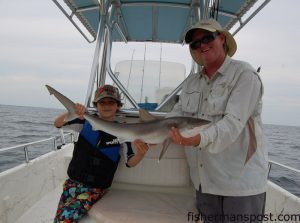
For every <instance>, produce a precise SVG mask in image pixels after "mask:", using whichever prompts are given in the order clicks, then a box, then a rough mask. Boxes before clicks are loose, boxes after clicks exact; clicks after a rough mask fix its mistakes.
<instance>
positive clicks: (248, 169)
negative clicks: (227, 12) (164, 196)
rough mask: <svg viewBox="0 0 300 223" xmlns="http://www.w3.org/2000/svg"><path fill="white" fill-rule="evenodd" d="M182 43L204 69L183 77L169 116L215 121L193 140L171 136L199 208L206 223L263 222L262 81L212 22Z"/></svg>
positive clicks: (191, 32)
mask: <svg viewBox="0 0 300 223" xmlns="http://www.w3.org/2000/svg"><path fill="white" fill-rule="evenodd" d="M185 42H186V43H187V44H189V48H190V53H191V55H192V57H193V59H194V60H195V61H196V62H197V63H198V64H199V65H202V66H203V67H202V70H201V71H200V72H199V73H195V74H193V75H190V76H189V77H188V78H187V79H186V81H185V82H184V85H183V88H182V93H181V95H180V99H179V102H178V103H177V104H176V105H175V107H174V108H173V111H172V113H171V115H176V116H188V117H201V118H203V119H206V120H210V121H211V122H212V123H213V124H212V125H210V126H209V127H208V128H205V129H203V130H200V131H199V134H196V135H194V136H192V137H184V136H182V134H181V133H180V132H179V131H178V129H177V128H172V133H171V134H172V140H173V142H174V143H177V144H181V145H183V146H185V148H186V149H185V152H186V156H187V160H188V164H189V167H190V175H191V179H192V181H193V184H194V186H195V189H196V198H197V209H198V211H199V213H200V215H201V218H202V220H203V222H205V223H206V222H261V220H262V218H261V216H263V214H264V207H265V198H266V193H265V192H266V184H267V172H268V171H267V165H268V161H267V159H268V158H267V151H266V146H265V142H264V136H263V131H262V122H261V110H262V101H261V98H262V92H263V87H262V83H261V80H260V78H259V76H258V74H257V73H256V71H255V70H254V69H253V68H252V67H251V66H250V65H249V64H247V63H245V62H242V61H237V60H233V59H231V56H233V54H234V53H235V51H236V49H237V46H236V42H235V40H234V38H233V36H232V35H231V34H230V33H229V32H228V31H225V30H223V29H222V28H221V26H220V24H219V23H218V22H217V21H215V20H214V19H208V20H202V21H200V22H198V23H197V24H196V25H195V26H194V27H192V28H191V29H190V30H189V31H188V32H187V33H186V35H185ZM239 217H240V218H239ZM253 217H254V218H253Z"/></svg>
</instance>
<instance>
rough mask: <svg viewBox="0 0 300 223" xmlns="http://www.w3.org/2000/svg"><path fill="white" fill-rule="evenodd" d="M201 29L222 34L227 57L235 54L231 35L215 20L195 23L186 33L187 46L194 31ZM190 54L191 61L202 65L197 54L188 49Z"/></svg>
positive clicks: (234, 45)
mask: <svg viewBox="0 0 300 223" xmlns="http://www.w3.org/2000/svg"><path fill="white" fill-rule="evenodd" d="M198 29H203V30H207V31H209V32H219V33H222V34H223V35H224V36H225V37H226V41H225V44H226V48H227V54H228V55H229V56H233V55H234V53H235V52H236V49H237V45H236V42H235V40H234V38H233V36H232V35H231V33H230V32H228V31H226V30H224V29H223V28H222V27H221V25H220V24H219V23H218V22H217V21H216V20H215V19H205V20H201V21H199V22H198V23H196V24H195V25H194V26H193V27H192V28H190V29H189V30H188V31H187V33H186V34H185V42H186V43H187V44H189V43H191V42H192V37H193V34H194V32H195V31H196V30H198ZM190 52H191V55H192V57H193V59H194V60H195V61H196V62H197V63H198V64H200V65H203V61H202V59H201V58H200V56H199V54H197V53H196V50H192V49H191V47H190Z"/></svg>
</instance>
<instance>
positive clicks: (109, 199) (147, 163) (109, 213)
mask: <svg viewBox="0 0 300 223" xmlns="http://www.w3.org/2000/svg"><path fill="white" fill-rule="evenodd" d="M160 150H161V148H160V146H156V147H154V148H151V149H150V150H149V151H148V153H147V154H146V155H145V157H144V159H143V160H142V161H141V163H139V164H138V165H137V166H136V167H133V168H127V167H125V165H124V158H123V157H122V158H121V161H120V164H119V167H118V170H117V172H116V174H115V178H114V182H113V185H112V187H111V189H109V191H108V192H107V193H106V194H105V195H104V197H103V198H102V199H101V200H99V201H98V202H97V203H96V204H95V205H94V206H93V207H92V209H91V210H90V211H89V215H90V217H91V218H92V219H95V221H96V222H99V223H102V222H105V223H113V222H122V223H132V222H143V223H147V222H149V223H150V222H151V223H152V222H164V223H165V222H172V223H176V222H178V223H179V222H180V223H182V222H191V219H189V218H188V213H189V212H191V213H193V214H197V211H196V209H195V192H194V189H193V187H192V185H191V182H190V178H189V170H188V165H187V163H186V159H185V154H184V151H183V148H182V147H180V146H176V145H172V146H171V148H169V149H168V150H167V152H166V154H165V156H164V158H163V159H162V160H161V161H160V162H159V163H158V156H159V153H160Z"/></svg>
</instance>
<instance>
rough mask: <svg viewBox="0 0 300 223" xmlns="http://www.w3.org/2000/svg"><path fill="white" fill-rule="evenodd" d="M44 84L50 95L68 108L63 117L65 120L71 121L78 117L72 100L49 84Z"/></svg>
mask: <svg viewBox="0 0 300 223" xmlns="http://www.w3.org/2000/svg"><path fill="white" fill-rule="evenodd" d="M45 86H46V88H47V89H48V91H49V93H50V95H54V97H55V98H56V99H57V100H58V101H60V103H61V104H62V105H63V106H64V107H65V108H66V109H67V110H68V112H69V114H68V116H67V117H66V118H65V121H71V120H74V119H75V118H77V117H78V115H77V114H76V113H75V110H74V105H75V104H74V102H73V101H71V100H70V99H69V98H67V97H66V96H64V95H63V94H61V93H60V92H58V91H57V90H55V89H54V88H52V87H51V86H49V85H45Z"/></svg>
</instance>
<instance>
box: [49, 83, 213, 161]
mask: <svg viewBox="0 0 300 223" xmlns="http://www.w3.org/2000/svg"><path fill="white" fill-rule="evenodd" d="M46 87H47V89H48V91H49V93H50V95H52V94H53V95H54V96H55V97H56V98H57V99H58V100H59V101H60V102H61V103H62V104H63V105H64V107H65V108H66V109H67V110H68V112H69V116H68V118H67V120H72V119H74V118H76V117H77V115H76V114H75V111H74V105H75V103H74V102H72V101H71V100H70V99H69V98H67V97H66V96H64V95H63V94H61V93H59V92H58V91H56V90H55V89H54V88H52V87H50V86H49V85H46ZM84 118H85V119H86V120H87V121H88V122H89V123H90V124H91V125H92V127H93V130H102V131H105V132H107V133H109V134H111V135H114V136H116V137H117V138H118V139H119V141H120V142H125V141H128V142H132V141H134V140H135V139H140V140H142V141H144V142H145V143H149V144H159V143H163V149H162V151H161V154H160V156H159V160H161V158H162V157H163V155H164V153H165V152H166V150H167V148H168V146H169V144H170V143H171V142H172V140H171V138H170V130H171V127H176V128H178V129H179V131H180V132H181V133H184V132H185V131H187V132H188V131H189V130H191V129H192V128H194V127H198V126H202V125H207V124H209V123H210V122H209V121H207V120H203V119H195V118H189V117H170V118H165V119H155V120H152V121H148V122H142V123H116V122H110V121H106V120H103V119H101V118H99V117H96V116H93V115H90V114H88V113H85V114H84Z"/></svg>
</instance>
